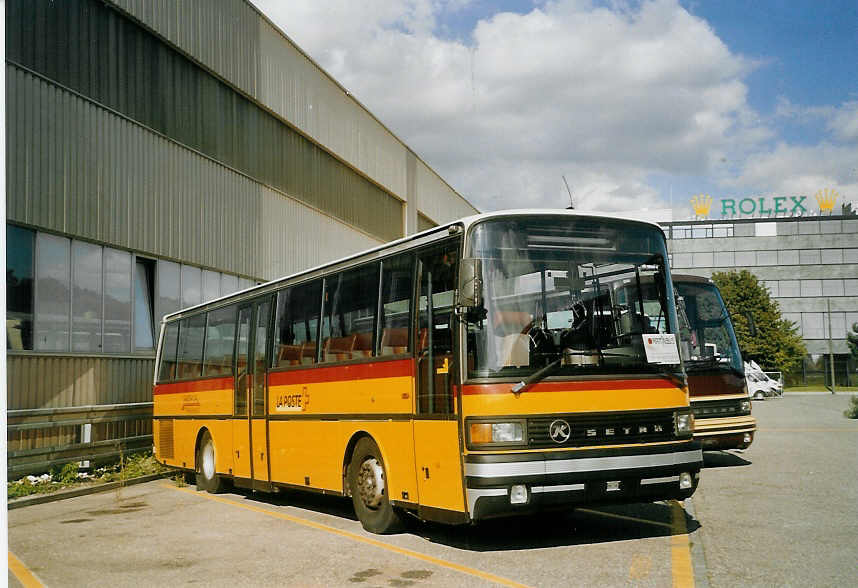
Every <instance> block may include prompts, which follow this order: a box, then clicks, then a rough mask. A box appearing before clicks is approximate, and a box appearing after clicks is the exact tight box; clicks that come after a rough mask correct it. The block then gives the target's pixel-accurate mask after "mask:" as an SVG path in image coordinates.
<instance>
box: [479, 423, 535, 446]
mask: <svg viewBox="0 0 858 588" xmlns="http://www.w3.org/2000/svg"><path fill="white" fill-rule="evenodd" d="M469 432H470V440H471V443H472V444H474V445H478V444H487V443H521V442H522V441H524V426H522V423H516V422H511V423H471V426H470V431H469Z"/></svg>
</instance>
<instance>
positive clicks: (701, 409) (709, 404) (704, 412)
mask: <svg viewBox="0 0 858 588" xmlns="http://www.w3.org/2000/svg"><path fill="white" fill-rule="evenodd" d="M742 400H746V401H747V398H745V399H739V400H709V401H705V402H694V403H692V404H691V410H692V411H693V412H694V418H695V419H708V418H715V417H732V416H743V415H747V414H751V411H750V410H742Z"/></svg>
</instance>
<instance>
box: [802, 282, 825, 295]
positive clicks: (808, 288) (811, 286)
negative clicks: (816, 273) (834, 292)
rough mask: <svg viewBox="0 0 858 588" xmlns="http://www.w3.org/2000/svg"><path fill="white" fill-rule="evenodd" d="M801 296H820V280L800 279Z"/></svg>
mask: <svg viewBox="0 0 858 588" xmlns="http://www.w3.org/2000/svg"><path fill="white" fill-rule="evenodd" d="M801 295H802V296H822V280H801Z"/></svg>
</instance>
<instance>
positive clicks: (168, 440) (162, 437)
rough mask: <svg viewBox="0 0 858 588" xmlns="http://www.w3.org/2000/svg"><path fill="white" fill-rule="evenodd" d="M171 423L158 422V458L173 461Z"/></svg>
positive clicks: (167, 421) (170, 421)
mask: <svg viewBox="0 0 858 588" xmlns="http://www.w3.org/2000/svg"><path fill="white" fill-rule="evenodd" d="M173 451H174V449H173V421H172V420H160V421H158V457H160V458H161V459H173Z"/></svg>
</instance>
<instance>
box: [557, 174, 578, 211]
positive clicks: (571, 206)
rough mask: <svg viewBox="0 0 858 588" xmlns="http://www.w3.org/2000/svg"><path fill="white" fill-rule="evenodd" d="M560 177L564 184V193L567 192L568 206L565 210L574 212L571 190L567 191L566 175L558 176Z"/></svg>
mask: <svg viewBox="0 0 858 588" xmlns="http://www.w3.org/2000/svg"><path fill="white" fill-rule="evenodd" d="M560 177H561V178H563V183H564V184H566V191H567V192H569V206H567V207H566V210H575V200H574V199H573V198H572V190H570V189H569V182H567V181H566V175H565V174H560Z"/></svg>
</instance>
